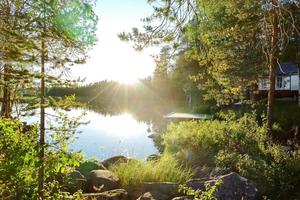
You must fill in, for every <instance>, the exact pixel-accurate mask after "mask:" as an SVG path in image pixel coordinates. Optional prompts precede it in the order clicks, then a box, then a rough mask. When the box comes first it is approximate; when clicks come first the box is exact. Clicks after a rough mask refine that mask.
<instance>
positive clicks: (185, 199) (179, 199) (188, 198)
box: [172, 196, 194, 200]
mask: <svg viewBox="0 0 300 200" xmlns="http://www.w3.org/2000/svg"><path fill="white" fill-rule="evenodd" d="M172 200H194V197H192V196H181V197H175V198H173V199H172Z"/></svg>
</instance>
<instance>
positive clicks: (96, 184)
mask: <svg viewBox="0 0 300 200" xmlns="http://www.w3.org/2000/svg"><path fill="white" fill-rule="evenodd" d="M87 185H88V186H87V191H88V192H99V189H100V188H101V191H107V190H113V189H117V188H119V186H120V180H119V178H118V177H117V176H116V175H115V174H113V173H112V172H111V171H108V170H93V171H91V173H90V176H89V178H88V184H87Z"/></svg>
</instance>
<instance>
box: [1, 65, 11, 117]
mask: <svg viewBox="0 0 300 200" xmlns="http://www.w3.org/2000/svg"><path fill="white" fill-rule="evenodd" d="M9 73H10V66H9V65H7V64H5V65H4V66H3V82H4V86H3V96H2V105H1V116H2V117H4V118H10V117H11V112H12V105H11V104H12V102H11V94H10V88H9V79H10V78H9Z"/></svg>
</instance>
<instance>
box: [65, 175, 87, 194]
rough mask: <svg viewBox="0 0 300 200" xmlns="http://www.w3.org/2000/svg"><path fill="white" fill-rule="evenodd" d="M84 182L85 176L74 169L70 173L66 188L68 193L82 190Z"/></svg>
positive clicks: (85, 181)
mask: <svg viewBox="0 0 300 200" xmlns="http://www.w3.org/2000/svg"><path fill="white" fill-rule="evenodd" d="M86 184H87V180H86V178H85V177H84V176H83V175H82V174H81V173H80V172H79V171H77V170H75V171H73V172H71V174H70V181H69V183H68V185H67V188H68V191H69V192H70V193H75V192H77V191H78V190H81V191H84V190H85V188H86Z"/></svg>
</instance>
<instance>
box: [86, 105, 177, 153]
mask: <svg viewBox="0 0 300 200" xmlns="http://www.w3.org/2000/svg"><path fill="white" fill-rule="evenodd" d="M173 108H174V106H172V105H170V104H169V105H167V104H149V102H144V103H138V104H135V103H128V104H127V105H124V104H123V105H122V104H114V103H112V102H111V103H107V104H106V105H104V104H103V102H102V103H100V102H95V101H94V102H92V103H91V102H90V103H89V104H87V106H86V109H88V110H92V111H94V112H97V113H101V114H102V115H104V116H114V115H120V114H122V113H124V112H127V113H130V114H131V115H132V116H133V118H134V119H135V120H137V121H138V122H143V123H146V124H147V125H148V129H150V130H147V131H148V132H151V133H152V134H157V135H159V134H160V133H162V132H163V130H164V129H165V127H166V123H165V120H164V119H163V116H164V115H165V114H167V113H169V112H171V111H172V109H173ZM153 141H154V144H155V146H156V147H157V148H158V150H160V151H161V150H162V146H161V144H160V143H161V137H159V136H158V137H157V136H156V137H155V138H153Z"/></svg>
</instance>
